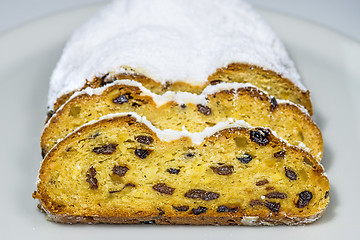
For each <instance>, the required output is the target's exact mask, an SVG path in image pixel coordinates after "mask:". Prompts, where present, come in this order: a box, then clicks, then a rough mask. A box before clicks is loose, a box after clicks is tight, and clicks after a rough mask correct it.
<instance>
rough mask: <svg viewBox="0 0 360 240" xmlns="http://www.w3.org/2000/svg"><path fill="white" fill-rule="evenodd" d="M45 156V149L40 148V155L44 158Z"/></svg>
mask: <svg viewBox="0 0 360 240" xmlns="http://www.w3.org/2000/svg"><path fill="white" fill-rule="evenodd" d="M45 156H46V152H45V149H43V148H42V149H41V157H42V158H44V157H45Z"/></svg>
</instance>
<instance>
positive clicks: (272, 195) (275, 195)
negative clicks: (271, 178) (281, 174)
mask: <svg viewBox="0 0 360 240" xmlns="http://www.w3.org/2000/svg"><path fill="white" fill-rule="evenodd" d="M265 197H267V198H280V199H284V198H287V195H286V194H285V193H282V192H269V193H268V194H266V195H265Z"/></svg>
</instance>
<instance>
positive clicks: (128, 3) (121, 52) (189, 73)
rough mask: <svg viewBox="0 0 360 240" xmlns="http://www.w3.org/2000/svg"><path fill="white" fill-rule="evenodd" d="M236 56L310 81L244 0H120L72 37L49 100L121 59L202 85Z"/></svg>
mask: <svg viewBox="0 0 360 240" xmlns="http://www.w3.org/2000/svg"><path fill="white" fill-rule="evenodd" d="M235 62H237V63H248V64H252V65H257V66H260V67H263V68H264V69H269V70H273V71H275V72H277V73H278V74H281V75H282V76H283V77H285V78H289V79H290V80H292V81H293V82H294V83H295V84H296V85H297V86H299V87H300V88H302V89H305V87H304V86H303V85H302V83H301V82H300V77H299V75H298V73H297V71H296V69H295V66H294V63H293V62H292V61H291V60H290V58H289V57H288V55H287V53H286V50H285V48H284V47H283V45H282V43H281V41H280V40H279V39H278V37H277V36H276V35H275V34H274V32H273V31H272V30H271V29H270V27H269V26H268V25H267V24H266V23H264V21H263V20H262V19H261V17H260V16H259V15H258V14H257V13H256V12H254V10H253V9H252V8H251V7H250V6H249V5H248V4H246V3H245V2H243V1H242V0H196V1H194V0H171V1H169V0H147V1H143V0H116V1H113V2H112V3H110V4H109V5H108V6H106V7H105V8H104V9H103V10H101V11H100V12H99V13H98V14H97V15H95V16H94V17H93V18H91V19H90V20H89V21H88V22H87V23H86V24H85V25H83V26H82V27H81V28H79V29H78V30H77V31H76V32H75V33H74V34H73V36H72V37H71V38H70V40H69V41H68V43H67V45H66V47H65V49H64V50H63V55H62V56H61V58H60V60H59V62H58V64H57V66H56V68H55V70H54V72H53V75H52V77H51V81H50V91H49V102H48V106H49V107H51V106H52V104H53V103H54V102H55V101H56V99H57V98H58V97H60V96H61V95H62V94H64V93H68V92H71V91H73V90H77V89H79V88H81V87H82V86H83V85H84V83H85V79H88V80H91V79H92V78H93V77H95V76H99V75H101V74H104V73H107V72H111V71H119V69H120V70H121V68H120V66H130V67H131V68H133V69H134V70H135V71H136V72H138V73H141V74H144V75H146V76H148V77H150V78H152V79H154V80H155V81H158V82H161V83H165V82H166V81H168V82H175V81H185V82H188V83H191V84H193V85H202V84H203V83H204V82H205V81H206V80H207V78H208V76H209V75H211V74H212V73H214V72H215V71H216V69H218V68H220V67H226V66H227V65H228V64H230V63H235Z"/></svg>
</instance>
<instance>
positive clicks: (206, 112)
mask: <svg viewBox="0 0 360 240" xmlns="http://www.w3.org/2000/svg"><path fill="white" fill-rule="evenodd" d="M196 106H197V108H198V110H199V112H201V113H202V114H204V115H205V116H208V115H210V114H211V109H210V108H209V107H207V106H204V105H201V104H198V105H196Z"/></svg>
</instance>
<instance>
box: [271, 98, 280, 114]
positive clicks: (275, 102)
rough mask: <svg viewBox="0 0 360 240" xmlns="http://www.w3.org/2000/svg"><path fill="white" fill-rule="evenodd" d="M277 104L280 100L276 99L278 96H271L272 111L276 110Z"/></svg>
mask: <svg viewBox="0 0 360 240" xmlns="http://www.w3.org/2000/svg"><path fill="white" fill-rule="evenodd" d="M277 106H279V104H278V102H277V101H276V98H275V97H271V99H270V111H272V112H273V111H274V110H275V109H276V108H277Z"/></svg>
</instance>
